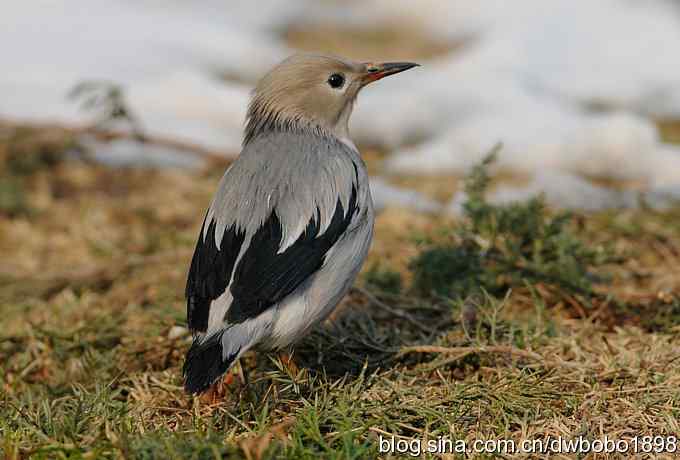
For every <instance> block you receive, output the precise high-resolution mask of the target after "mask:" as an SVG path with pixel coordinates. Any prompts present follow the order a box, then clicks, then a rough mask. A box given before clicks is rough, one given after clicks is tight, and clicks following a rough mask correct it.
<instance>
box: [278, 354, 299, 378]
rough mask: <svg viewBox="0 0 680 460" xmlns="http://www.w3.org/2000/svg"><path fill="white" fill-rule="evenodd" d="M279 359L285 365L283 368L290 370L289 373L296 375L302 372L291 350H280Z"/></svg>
mask: <svg viewBox="0 0 680 460" xmlns="http://www.w3.org/2000/svg"><path fill="white" fill-rule="evenodd" d="M279 361H281V364H282V365H283V368H284V369H285V370H286V372H288V374H289V375H291V376H293V377H295V376H297V375H298V373H299V372H300V369H299V368H298V366H297V364H295V361H293V353H292V351H290V350H285V351H280V352H279Z"/></svg>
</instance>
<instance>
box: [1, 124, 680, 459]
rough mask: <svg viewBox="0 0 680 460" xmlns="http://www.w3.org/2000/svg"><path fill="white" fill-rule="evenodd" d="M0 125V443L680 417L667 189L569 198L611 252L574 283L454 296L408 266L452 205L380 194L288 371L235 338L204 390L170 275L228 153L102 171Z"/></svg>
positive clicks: (469, 428)
mask: <svg viewBox="0 0 680 460" xmlns="http://www.w3.org/2000/svg"><path fill="white" fill-rule="evenodd" d="M0 132H1V133H2V139H0V168H1V169H2V173H0V177H2V178H3V179H2V181H0V182H1V183H6V182H8V181H11V182H12V183H13V184H14V185H13V187H14V190H15V191H16V192H15V193H14V194H13V195H11V196H7V195H5V194H4V192H2V193H3V200H4V201H3V203H5V201H6V203H5V204H3V208H2V210H0V253H1V254H2V259H1V261H0V311H1V312H2V315H1V316H0V451H1V452H2V453H3V454H4V456H5V458H8V459H19V458H139V459H147V458H159V459H160V458H162V459H167V458H206V459H208V458H243V457H245V458H250V459H255V458H275V457H277V458H278V457H283V458H372V457H375V456H376V455H378V454H379V453H378V444H377V439H378V437H379V436H381V435H383V436H385V435H386V434H389V435H395V436H397V437H401V438H409V439H411V438H415V439H435V438H437V437H438V436H444V435H445V436H448V437H450V438H452V439H465V440H468V441H471V440H473V439H477V438H485V439H501V438H510V439H515V440H519V439H526V438H536V437H543V436H559V435H562V436H563V437H566V438H574V437H577V436H579V435H583V436H585V437H588V438H590V439H594V438H601V437H603V436H604V435H608V436H609V437H615V438H625V437H632V436H635V435H648V434H649V435H677V434H678V433H679V432H680V430H679V428H680V427H679V426H678V419H679V418H680V417H679V416H680V365H679V364H678V356H680V337H679V336H678V332H680V208H677V209H671V210H668V211H664V212H655V211H651V210H638V211H616V212H607V213H598V214H589V215H576V216H574V217H573V219H571V220H570V221H569V223H568V224H567V230H568V231H569V234H570V235H572V236H574V237H575V238H578V239H579V240H580V241H582V242H584V244H585V245H586V247H587V248H591V249H594V250H597V249H598V248H605V247H606V248H607V250H608V251H613V252H614V253H615V254H617V255H618V258H617V260H615V261H614V262H612V263H607V264H595V263H593V264H592V266H590V267H588V269H589V276H591V275H592V277H591V278H589V280H590V282H591V283H592V292H591V293H589V294H588V295H585V294H583V293H577V292H574V291H572V290H570V289H569V288H568V286H563V285H561V284H560V282H559V281H557V282H556V281H555V280H549V281H544V280H539V279H535V278H532V277H524V278H520V279H519V280H517V279H514V278H513V281H512V282H511V283H510V282H508V283H505V284H502V283H501V284H499V285H498V286H501V287H502V289H500V288H499V289H497V290H495V291H494V292H490V293H487V294H485V293H483V292H477V293H472V294H470V295H468V296H466V297H465V298H458V296H456V295H455V294H456V292H448V293H446V294H447V295H443V294H442V293H441V292H439V293H438V292H437V291H436V290H431V289H430V290H427V289H422V288H423V285H422V284H419V283H420V281H419V278H418V277H417V276H415V277H414V271H413V270H414V268H413V263H414V262H413V261H414V260H415V259H416V258H417V256H418V255H419V254H422V253H423V251H425V250H428V248H429V249H430V250H431V249H432V247H433V245H435V244H438V242H444V243H445V244H451V241H458V240H456V239H454V240H451V239H450V232H451V229H457V228H460V225H462V224H461V222H457V221H452V220H451V219H446V218H442V217H431V216H424V215H414V214H412V213H410V212H407V211H404V210H398V209H388V210H386V211H384V212H383V213H381V214H380V215H379V217H378V220H377V225H376V240H375V242H374V244H373V246H372V250H371V254H370V258H369V262H368V263H367V264H366V267H365V270H364V272H363V273H362V276H361V277H360V279H359V281H358V282H357V287H356V289H354V290H353V291H352V293H351V295H349V296H348V297H347V298H346V299H345V300H344V301H343V303H342V304H341V307H340V308H339V309H338V311H337V312H336V314H335V315H334V317H333V318H332V321H330V322H329V323H327V324H325V325H323V326H322V327H320V328H318V329H317V330H316V331H315V332H314V333H313V334H311V335H310V336H309V337H307V338H306V339H304V340H303V342H302V343H301V344H299V346H298V347H297V348H296V352H295V357H296V360H297V363H298V365H299V367H300V370H299V372H298V373H296V374H295V375H293V374H292V373H291V371H290V370H289V369H288V368H286V367H284V366H282V365H281V363H280V362H279V361H278V359H277V358H276V357H274V356H269V355H267V354H264V353H249V354H248V355H247V356H246V358H245V359H243V360H242V362H241V364H240V366H237V367H236V369H235V370H234V373H235V379H234V383H233V384H232V385H231V386H230V387H228V388H226V390H225V394H224V396H223V397H222V398H221V399H219V400H217V401H215V402H212V403H208V402H205V401H202V400H200V399H199V398H194V397H189V396H187V395H186V394H185V393H184V392H183V391H182V388H181V375H180V374H181V366H182V360H183V355H184V353H185V352H186V350H187V348H188V345H189V338H188V337H187V336H186V334H184V330H183V329H182V328H181V326H184V325H185V305H184V299H183V288H184V282H185V276H186V270H187V267H188V264H189V260H190V257H191V252H192V249H193V245H194V242H195V238H196V235H197V232H198V229H199V227H200V223H201V222H200V220H201V217H202V215H203V213H204V210H205V207H206V206H207V204H208V202H209V199H210V197H211V194H212V192H213V191H214V189H215V187H216V184H217V181H218V180H219V177H220V176H221V173H222V171H223V167H224V165H223V164H213V165H211V166H210V167H208V168H206V169H205V170H202V171H194V172H190V171H177V170H150V169H146V170H132V169H110V168H106V167H103V166H100V165H94V164H91V163H89V162H87V161H86V157H82V156H80V157H79V156H78V155H69V154H67V153H66V152H67V151H72V150H73V148H74V145H76V144H75V143H74V141H73V139H70V138H68V136H66V137H63V136H61V137H60V136H57V135H53V134H50V133H46V132H44V131H43V130H40V131H31V130H30V129H29V130H23V131H21V132H19V133H17V132H16V130H15V129H14V128H12V129H5V130H1V131H0ZM17 152H21V153H20V154H21V155H22V156H21V157H17V156H16V155H17ZM17 158H21V161H19V162H17V161H16V160H17ZM68 158H70V159H68ZM17 165H18V166H17ZM27 165H28V166H27ZM16 197H20V198H19V199H17V198H16ZM5 198H6V200H5ZM541 212H543V211H541ZM547 212H548V214H547V215H548V216H554V214H550V211H547ZM447 232H448V233H447ZM468 236H470V235H468ZM473 239H474V238H473ZM478 249H479V248H478ZM506 249H507V248H506ZM421 262H422V261H421ZM591 262H592V261H591ZM584 263H585V262H584ZM426 268H427V267H426ZM430 268H433V267H430ZM434 268H437V267H434ZM491 268H493V267H487V266H485V265H482V266H480V267H479V269H480V270H487V269H491ZM558 268H559V267H558ZM486 274H487V275H488V274H489V273H486ZM474 276H479V273H477V274H475V275H474ZM493 277H494V279H495V280H498V279H499V278H498V277H499V274H498V273H494V274H493ZM494 286H496V285H494ZM498 286H497V287H498ZM178 326H179V327H178ZM243 374H246V375H247V378H248V380H249V384H248V385H244V384H243V383H242V378H243V377H242V376H243ZM381 455H382V456H384V457H387V455H386V454H381ZM493 456H494V455H491V454H489V455H488V457H493ZM651 457H652V456H650V458H651ZM451 458H458V457H455V456H454V455H451ZM461 458H462V457H461ZM480 458H483V457H480ZM554 458H560V457H559V456H555V457H554ZM562 458H573V455H565V456H564V457H562ZM587 458H595V457H587ZM599 458H607V456H606V455H602V456H600V457H599ZM609 458H617V456H616V455H610V456H609ZM655 458H660V457H659V456H658V455H656V456H655ZM669 458H671V456H670V455H669Z"/></svg>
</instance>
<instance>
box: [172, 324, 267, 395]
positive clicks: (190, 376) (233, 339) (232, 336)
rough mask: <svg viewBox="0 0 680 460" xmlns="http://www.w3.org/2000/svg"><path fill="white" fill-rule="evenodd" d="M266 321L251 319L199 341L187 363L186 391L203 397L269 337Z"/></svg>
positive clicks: (198, 339)
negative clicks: (240, 359)
mask: <svg viewBox="0 0 680 460" xmlns="http://www.w3.org/2000/svg"><path fill="white" fill-rule="evenodd" d="M267 324H268V323H267V322H265V321H258V320H257V319H251V320H247V321H244V322H242V323H238V324H231V325H229V326H227V327H226V328H225V329H221V330H219V331H217V332H215V333H213V334H211V335H209V336H207V337H203V338H195V339H194V343H192V344H191V348H189V352H188V353H187V358H186V361H185V362H184V369H183V371H182V372H183V374H184V389H185V390H186V391H187V392H189V393H202V392H204V391H205V390H207V389H208V387H209V386H210V385H212V384H213V383H215V382H216V381H217V379H219V378H220V377H221V376H222V375H224V374H225V373H226V372H227V371H228V370H229V368H230V367H231V366H232V364H234V361H236V360H237V359H238V358H239V356H241V355H242V354H243V353H245V352H246V351H247V350H248V349H249V348H250V347H252V346H253V345H254V344H256V343H258V342H259V341H260V339H261V338H262V337H264V336H265V335H266V331H267V327H266V325H267Z"/></svg>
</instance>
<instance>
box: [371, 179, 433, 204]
mask: <svg viewBox="0 0 680 460" xmlns="http://www.w3.org/2000/svg"><path fill="white" fill-rule="evenodd" d="M370 185H371V195H372V197H373V205H374V206H375V209H376V210H378V211H381V210H383V209H385V208H387V207H390V206H394V207H399V208H406V209H413V210H415V211H420V212H425V213H436V212H439V211H442V210H443V206H442V205H441V204H440V203H437V202H436V201H434V200H431V199H429V198H427V197H426V196H424V195H422V194H421V193H418V192H416V191H413V190H407V189H404V188H401V187H397V186H394V185H392V184H389V183H387V182H386V181H385V180H384V179H382V178H380V177H374V178H372V179H371V184H370Z"/></svg>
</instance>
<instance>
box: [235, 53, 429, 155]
mask: <svg viewBox="0 0 680 460" xmlns="http://www.w3.org/2000/svg"><path fill="white" fill-rule="evenodd" d="M417 65H418V64H414V63H411V62H387V63H371V62H369V63H359V62H352V61H348V60H345V59H340V58H337V57H330V56H322V55H314V54H297V55H294V56H291V57H289V58H288V59H286V60H284V61H283V62H281V63H280V64H278V65H277V66H276V67H274V68H273V69H272V70H271V71H269V73H267V74H266V75H265V76H264V77H263V78H262V79H261V80H260V81H259V83H258V84H257V87H256V88H255V91H254V94H253V98H252V100H251V102H250V106H249V108H248V116H247V126H246V135H245V140H244V143H247V142H248V141H249V140H251V139H252V138H253V137H254V136H256V135H257V134H259V133H261V132H263V131H266V130H268V129H312V130H317V131H320V132H329V133H332V134H334V135H336V136H338V137H348V132H347V131H348V128H347V124H348V121H349V116H350V114H351V113H352V108H353V106H354V101H355V100H356V97H357V95H358V94H359V91H360V90H361V89H362V88H363V87H364V86H366V85H367V84H368V83H371V82H374V81H376V80H380V79H381V78H383V77H386V76H388V75H394V74H396V73H399V72H403V71H404V70H408V69H410V68H412V67H416V66H417Z"/></svg>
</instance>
